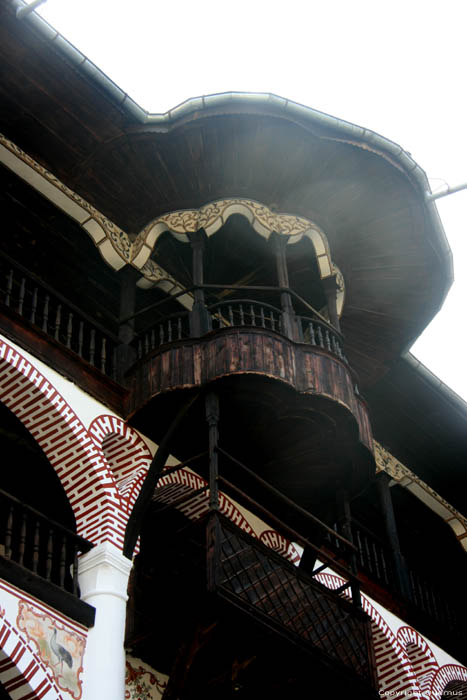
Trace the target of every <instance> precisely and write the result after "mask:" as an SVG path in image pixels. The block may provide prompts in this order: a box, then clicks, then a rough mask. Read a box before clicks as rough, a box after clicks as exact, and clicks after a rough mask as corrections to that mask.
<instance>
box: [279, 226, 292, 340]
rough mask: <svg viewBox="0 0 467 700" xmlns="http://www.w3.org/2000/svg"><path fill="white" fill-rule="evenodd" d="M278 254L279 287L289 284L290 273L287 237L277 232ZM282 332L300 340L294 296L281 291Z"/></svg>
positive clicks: (288, 336)
mask: <svg viewBox="0 0 467 700" xmlns="http://www.w3.org/2000/svg"><path fill="white" fill-rule="evenodd" d="M273 241H274V250H275V254H276V270H277V281H278V283H279V287H288V286H289V273H288V270H287V258H286V255H285V247H286V245H287V238H286V237H285V236H281V235H280V234H278V233H276V234H275V235H274V237H273ZM281 309H282V332H283V334H284V335H285V336H286V337H287V338H290V340H298V338H297V333H296V322H295V313H294V310H293V306H292V297H291V296H290V294H289V293H288V292H282V293H281Z"/></svg>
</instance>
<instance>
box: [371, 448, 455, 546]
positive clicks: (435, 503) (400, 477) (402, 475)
mask: <svg viewBox="0 0 467 700" xmlns="http://www.w3.org/2000/svg"><path fill="white" fill-rule="evenodd" d="M374 454H375V461H376V471H377V472H379V471H385V472H386V473H387V474H389V476H391V477H392V478H393V479H394V481H396V482H397V483H398V484H399V485H400V486H403V487H404V488H407V489H409V491H412V492H413V493H414V495H415V496H416V497H417V498H419V499H420V500H422V501H423V502H424V503H425V505H426V506H428V508H430V509H431V510H432V511H434V512H435V513H436V514H437V515H439V516H440V517H441V518H442V519H443V520H444V522H445V523H447V525H449V527H450V528H451V529H452V530H453V531H454V534H455V536H456V538H457V540H458V541H459V543H460V545H461V547H462V548H463V549H464V550H465V551H466V552H467V518H465V517H464V516H463V515H462V514H461V513H459V511H458V510H456V509H455V508H454V507H453V506H452V505H451V504H450V503H448V502H447V501H445V500H444V498H442V497H441V496H440V495H439V493H437V492H436V491H435V490H434V489H432V488H431V486H428V484H426V483H425V482H424V481H422V479H420V478H419V477H418V476H417V475H416V474H414V473H413V472H412V471H411V470H410V469H409V468H408V467H406V466H405V464H402V462H399V461H398V460H397V459H396V458H395V457H394V456H393V455H392V454H391V453H390V452H389V451H388V450H386V449H385V448H384V447H383V446H382V445H380V443H379V442H376V440H374ZM411 487H412V488H411ZM420 490H422V491H423V492H424V493H423V494H421V493H420ZM421 495H423V496H424V498H421ZM440 510H441V511H442V510H445V511H448V512H449V513H450V515H449V517H447V516H446V517H445V516H444V515H442V514H441V513H440Z"/></svg>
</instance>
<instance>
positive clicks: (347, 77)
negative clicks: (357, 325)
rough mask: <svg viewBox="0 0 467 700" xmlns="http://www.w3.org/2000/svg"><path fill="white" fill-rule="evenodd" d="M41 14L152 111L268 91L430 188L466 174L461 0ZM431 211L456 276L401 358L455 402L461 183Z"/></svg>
mask: <svg viewBox="0 0 467 700" xmlns="http://www.w3.org/2000/svg"><path fill="white" fill-rule="evenodd" d="M39 12H40V13H41V14H42V16H43V17H44V18H45V19H47V21H48V22H50V24H52V25H53V26H54V27H55V28H56V29H57V30H58V31H59V32H61V33H62V34H63V35H64V36H65V37H66V38H67V39H68V40H69V41H71V42H72V43H73V44H75V46H77V47H78V48H79V49H80V51H82V52H83V53H84V54H85V55H86V56H88V58H90V59H91V60H92V61H94V63H96V64H97V65H98V66H99V68H101V70H103V71H104V72H105V73H107V75H108V76H109V77H110V78H112V80H114V82H116V83H117V85H119V86H120V87H121V88H122V89H123V90H125V91H126V92H128V93H129V94H130V95H131V97H132V98H133V99H134V100H136V102H138V103H139V104H140V105H141V106H142V107H143V108H144V109H147V110H149V111H151V112H165V111H166V110H168V109H170V108H171V107H174V106H176V105H177V104H179V103H180V102H183V101H184V100H185V99H187V98H189V97H194V96H197V95H203V94H205V95H206V94H210V93H215V92H225V91H229V90H245V91H254V92H273V93H276V94H278V95H281V96H283V97H287V98H289V99H291V100H295V101H296V102H301V103H303V104H305V105H308V106H310V107H313V108H314V109H318V110H321V111H323V112H327V113H329V114H332V115H334V116H336V117H339V118H341V119H346V120H347V121H351V122H354V123H356V124H359V125H360V126H364V127H367V128H369V129H372V130H373V131H377V132H379V133H381V134H382V135H383V136H386V137H387V138H389V139H391V140H392V141H395V142H396V143H399V144H400V145H401V146H402V147H403V148H405V149H406V150H407V151H409V152H410V153H411V154H412V156H413V157H414V158H415V160H416V161H417V162H418V163H419V164H420V165H421V167H422V168H424V170H425V171H426V173H427V175H428V177H429V178H430V182H431V185H432V188H433V190H435V189H441V188H442V187H443V182H444V181H446V182H448V183H449V184H450V185H451V186H453V185H456V184H459V183H460V182H465V181H467V157H466V156H467V131H466V127H467V93H466V75H465V73H466V29H465V28H466V26H467V2H465V0H444V2H443V3H441V2H439V0H438V1H437V2H434V1H433V0H404V1H403V2H401V1H400V0H391V2H388V1H387V2H378V0H347V1H345V0H338V1H333V0H321V1H320V2H310V1H308V2H304V1H302V2H300V1H298V0H288V2H277V1H276V0H268V1H263V0H249V2H247V1H246V0H236V2H235V3H226V2H222V0H217V1H214V0H198V1H197V2H194V1H193V0H190V1H189V2H188V1H186V0H178V1H176V0H172V2H170V1H169V2H167V1H166V2H162V1H161V0H139V1H138V2H131V1H129V0H126V1H124V0H48V2H47V3H46V4H45V5H43V6H41V7H40V8H39ZM438 209H439V212H440V216H441V219H442V221H443V225H444V228H445V231H446V235H447V237H448V239H449V243H450V245H451V248H452V251H453V254H454V265H455V276H456V281H455V283H454V285H453V287H452V289H451V292H450V294H449V297H448V299H447V301H446V303H445V305H444V307H443V310H442V311H441V313H439V314H438V316H437V317H436V319H435V320H434V321H433V322H432V324H431V325H430V326H429V328H428V329H427V330H426V331H425V333H424V334H423V336H422V337H421V338H420V339H419V340H418V341H417V343H416V344H415V345H414V347H413V348H412V352H413V353H414V354H415V355H416V357H418V359H420V360H421V361H422V362H423V363H424V364H425V365H426V366H427V367H428V368H429V369H430V370H431V371H432V372H434V373H435V374H436V375H437V376H438V377H439V378H440V379H441V380H442V381H444V382H445V383H446V384H448V385H449V386H450V387H451V388H452V389H454V390H455V391H456V392H457V393H459V394H460V395H461V396H462V397H463V398H464V399H466V400H467V376H466V374H467V373H466V372H465V371H464V355H465V354H466V353H465V350H464V347H465V341H466V339H467V338H466V336H467V333H466V331H465V330H464V313H463V310H464V300H465V299H466V296H467V275H466V274H465V272H464V274H462V268H463V267H464V258H465V254H466V247H467V239H466V233H467V232H466V214H467V191H466V192H461V193H458V194H453V195H450V196H449V197H447V198H445V199H442V200H439V202H438ZM427 283H428V282H427Z"/></svg>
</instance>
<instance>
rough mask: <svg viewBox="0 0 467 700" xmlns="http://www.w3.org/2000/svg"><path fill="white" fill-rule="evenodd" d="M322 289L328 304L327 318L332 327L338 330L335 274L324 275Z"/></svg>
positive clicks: (339, 326)
mask: <svg viewBox="0 0 467 700" xmlns="http://www.w3.org/2000/svg"><path fill="white" fill-rule="evenodd" d="M323 289H324V293H325V295H326V301H327V305H328V312H329V320H330V322H331V323H332V325H333V326H334V328H335V329H336V330H337V331H339V332H340V330H341V325H340V322H339V315H338V313H337V280H336V275H332V276H331V277H325V278H324V279H323Z"/></svg>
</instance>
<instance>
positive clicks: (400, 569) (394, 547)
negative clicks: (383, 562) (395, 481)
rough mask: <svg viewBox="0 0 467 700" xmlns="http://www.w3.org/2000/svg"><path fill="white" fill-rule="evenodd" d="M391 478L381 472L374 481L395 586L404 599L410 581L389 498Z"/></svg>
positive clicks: (408, 592)
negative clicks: (389, 550)
mask: <svg viewBox="0 0 467 700" xmlns="http://www.w3.org/2000/svg"><path fill="white" fill-rule="evenodd" d="M390 481H391V477H390V476H389V474H386V473H385V472H382V473H381V474H379V475H378V478H377V479H376V483H377V487H378V495H379V500H380V504H381V509H382V512H383V517H384V525H385V529H386V537H387V540H388V543H389V546H390V548H391V553H392V560H393V564H394V569H395V572H396V576H397V584H398V588H399V591H400V593H402V595H403V596H404V597H406V598H409V599H410V597H411V595H410V581H409V574H408V571H407V566H406V564H405V561H404V557H403V555H402V552H401V549H400V544H399V535H398V533H397V525H396V517H395V514H394V506H393V503H392V497H391V488H390V486H389V484H390Z"/></svg>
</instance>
